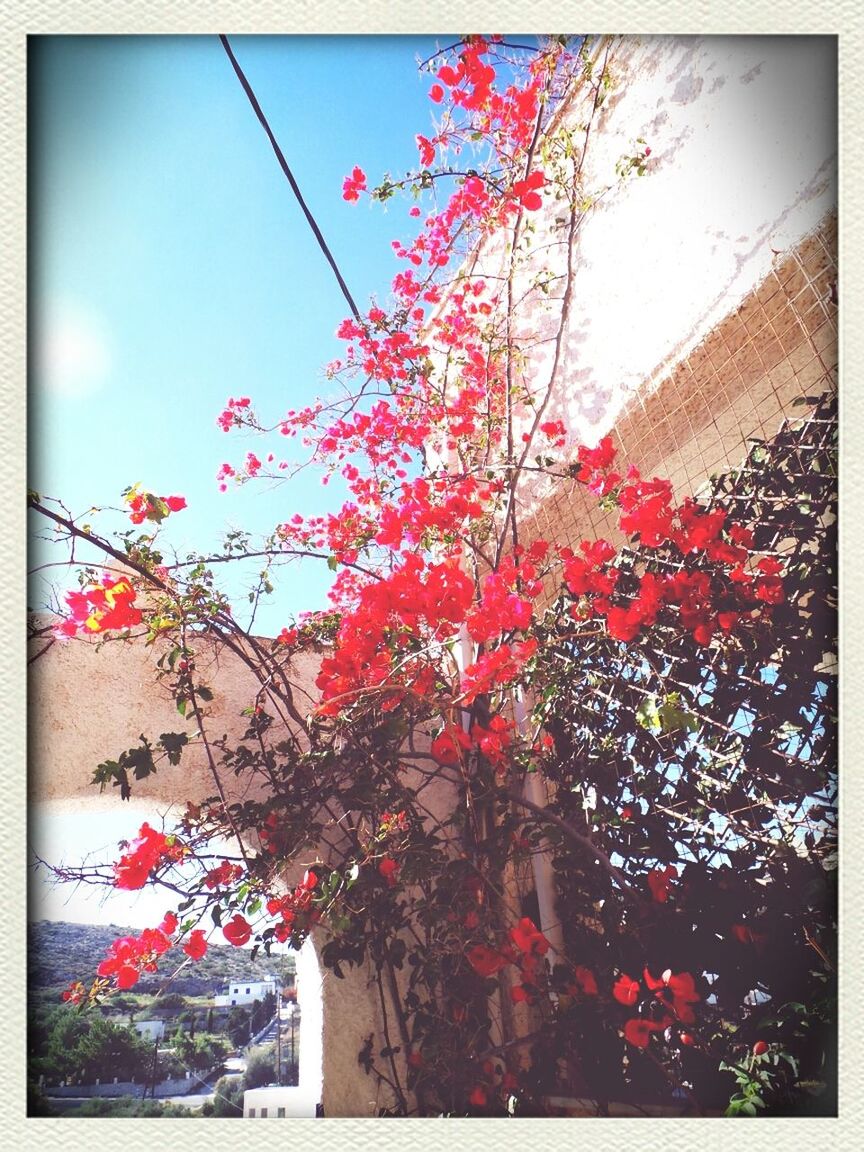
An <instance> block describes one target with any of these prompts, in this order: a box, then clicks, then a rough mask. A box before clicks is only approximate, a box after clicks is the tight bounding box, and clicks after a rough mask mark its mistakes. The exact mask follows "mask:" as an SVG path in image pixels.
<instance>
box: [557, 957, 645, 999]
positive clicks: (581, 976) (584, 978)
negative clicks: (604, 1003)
mask: <svg viewBox="0 0 864 1152" xmlns="http://www.w3.org/2000/svg"><path fill="white" fill-rule="evenodd" d="M637 987H638V985H637ZM567 991H568V992H569V993H570V995H571V996H572V995H574V994H575V993H577V992H581V993H582V995H583V996H596V995H597V994H598V989H597V980H596V978H595V976H594V973H593V972H592V971H591V969H590V968H585V967H583V966H582V965H581V964H577V965H576V967H575V968H574V969H573V983H572V984H568V985H567Z"/></svg>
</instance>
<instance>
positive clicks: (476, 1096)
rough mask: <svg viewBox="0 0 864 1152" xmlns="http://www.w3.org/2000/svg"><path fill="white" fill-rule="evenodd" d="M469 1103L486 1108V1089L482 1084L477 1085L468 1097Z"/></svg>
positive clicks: (475, 1106)
mask: <svg viewBox="0 0 864 1152" xmlns="http://www.w3.org/2000/svg"><path fill="white" fill-rule="evenodd" d="M468 1103H469V1104H470V1105H471V1107H472V1108H485V1107H486V1089H485V1088H483V1087H482V1086H481V1085H480V1084H478V1085H476V1087H475V1088H474V1089H473V1091H472V1092H471V1095H470V1096H469V1097H468Z"/></svg>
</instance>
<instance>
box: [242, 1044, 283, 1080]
mask: <svg viewBox="0 0 864 1152" xmlns="http://www.w3.org/2000/svg"><path fill="white" fill-rule="evenodd" d="M243 1079H244V1084H245V1086H246V1087H247V1088H260V1087H262V1085H264V1084H273V1083H274V1082H275V1080H276V1049H275V1048H274V1046H273V1045H272V1044H263V1045H261V1046H260V1047H258V1048H250V1049H249V1051H248V1053H247V1054H246V1072H245V1074H244V1077H243Z"/></svg>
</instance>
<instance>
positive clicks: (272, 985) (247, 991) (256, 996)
mask: <svg viewBox="0 0 864 1152" xmlns="http://www.w3.org/2000/svg"><path fill="white" fill-rule="evenodd" d="M276 987H277V984H276V977H275V976H271V975H270V974H269V973H268V974H267V975H266V976H265V977H264V979H263V980H232V981H231V983H230V984H229V985H228V990H227V991H226V992H220V993H219V995H218V996H214V997H213V1003H214V1004H215V1005H216V1007H217V1008H229V1007H231V1006H232V1005H234V1004H253V1003H254V1002H255V1001H256V1000H263V999H264V997H265V996H266V995H267V993H268V992H270V993H271V994H272V995H273V996H275V995H276Z"/></svg>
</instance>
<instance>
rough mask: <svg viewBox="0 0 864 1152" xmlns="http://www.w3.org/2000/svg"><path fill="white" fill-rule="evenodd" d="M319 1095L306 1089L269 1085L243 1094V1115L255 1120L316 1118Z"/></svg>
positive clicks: (250, 1089) (248, 1090) (251, 1089)
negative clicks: (291, 1117) (292, 1117)
mask: <svg viewBox="0 0 864 1152" xmlns="http://www.w3.org/2000/svg"><path fill="white" fill-rule="evenodd" d="M317 1104H318V1095H317V1094H316V1093H314V1092H310V1091H309V1090H308V1089H306V1088H297V1087H290V1088H289V1087H288V1086H287V1085H284V1084H268V1085H267V1086H266V1088H249V1089H247V1091H246V1092H244V1093H243V1115H244V1116H246V1117H249V1118H250V1119H253V1120H281V1119H284V1118H287V1117H289V1116H294V1117H313V1118H314V1117H315V1115H316V1107H317Z"/></svg>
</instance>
